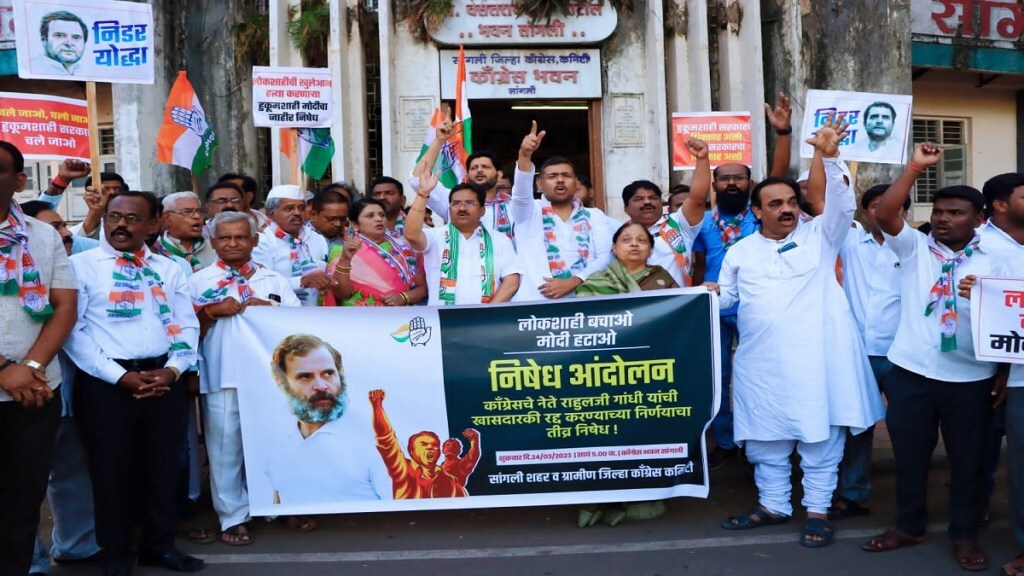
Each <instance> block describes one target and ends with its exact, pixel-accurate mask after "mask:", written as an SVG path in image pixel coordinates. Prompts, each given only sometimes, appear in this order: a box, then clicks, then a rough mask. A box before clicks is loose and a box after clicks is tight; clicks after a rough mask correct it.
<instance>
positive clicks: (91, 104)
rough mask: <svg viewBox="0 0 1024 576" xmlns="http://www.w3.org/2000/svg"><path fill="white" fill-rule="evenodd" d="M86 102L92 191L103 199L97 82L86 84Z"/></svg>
mask: <svg viewBox="0 0 1024 576" xmlns="http://www.w3.org/2000/svg"><path fill="white" fill-rule="evenodd" d="M85 100H86V104H87V108H88V111H89V160H90V163H91V165H92V166H91V169H92V189H93V190H95V191H96V192H97V193H98V194H99V195H100V197H101V198H103V185H102V183H101V181H100V172H103V167H102V166H100V129H99V124H98V122H97V121H96V120H97V117H98V114H97V112H96V83H95V82H86V83H85Z"/></svg>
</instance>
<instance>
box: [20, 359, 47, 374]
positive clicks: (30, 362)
mask: <svg viewBox="0 0 1024 576" xmlns="http://www.w3.org/2000/svg"><path fill="white" fill-rule="evenodd" d="M20 364H21V365H22V366H28V367H29V368H31V369H33V370H39V371H40V372H46V366H43V365H42V364H40V363H39V362H36V361H35V360H29V359H28V358H25V359H24V360H22V361H21V362H20Z"/></svg>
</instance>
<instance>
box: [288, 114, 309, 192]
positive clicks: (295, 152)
mask: <svg viewBox="0 0 1024 576" xmlns="http://www.w3.org/2000/svg"><path fill="white" fill-rule="evenodd" d="M288 130H290V131H291V134H289V135H288V136H289V137H290V138H291V141H292V143H293V144H294V145H295V146H294V148H292V156H291V158H290V160H291V162H292V180H293V183H294V184H295V185H296V186H300V187H301V186H302V183H303V180H305V175H304V174H302V172H301V171H300V170H299V129H298V128H288Z"/></svg>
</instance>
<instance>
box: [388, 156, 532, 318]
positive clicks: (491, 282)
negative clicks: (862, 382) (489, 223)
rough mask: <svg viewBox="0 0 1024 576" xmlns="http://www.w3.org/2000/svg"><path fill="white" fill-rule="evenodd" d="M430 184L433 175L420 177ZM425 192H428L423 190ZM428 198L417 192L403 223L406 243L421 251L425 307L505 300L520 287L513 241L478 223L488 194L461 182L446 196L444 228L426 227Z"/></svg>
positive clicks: (422, 174)
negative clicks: (446, 208) (424, 274)
mask: <svg viewBox="0 0 1024 576" xmlns="http://www.w3.org/2000/svg"><path fill="white" fill-rule="evenodd" d="M419 178H420V182H423V183H425V184H426V185H430V184H433V181H434V180H436V178H437V175H436V174H435V175H427V174H426V173H421V174H420V175H419ZM424 188H425V189H431V188H427V187H426V186H424ZM428 197H429V195H428V194H422V193H420V192H417V193H416V201H415V202H413V204H412V207H410V209H409V217H408V219H407V220H406V223H405V240H406V242H408V243H409V245H410V246H412V248H413V250H416V251H418V252H422V253H423V270H424V272H425V273H426V276H427V290H428V291H429V301H428V304H430V305H431V306H451V305H456V304H491V303H497V302H508V301H509V300H511V299H512V296H514V295H515V293H516V290H518V289H519V282H520V275H521V273H522V271H521V269H520V267H519V262H518V261H517V258H516V252H515V249H513V248H512V241H511V240H509V239H508V237H507V236H505V235H504V234H500V233H497V232H495V231H493V230H488V229H487V228H485V227H484V226H482V225H481V224H480V220H481V218H483V216H484V203H485V202H486V195H485V193H484V191H483V190H482V189H481V188H479V187H478V186H477V185H475V184H459V185H457V186H456V187H455V188H452V191H451V192H450V193H449V197H450V200H449V202H448V213H449V217H450V218H451V220H450V222H449V223H448V225H447V226H441V227H438V228H426V229H425V228H424V227H423V219H424V217H425V216H426V204H427V199H428Z"/></svg>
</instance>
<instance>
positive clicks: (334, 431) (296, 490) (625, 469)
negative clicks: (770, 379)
mask: <svg viewBox="0 0 1024 576" xmlns="http://www.w3.org/2000/svg"><path fill="white" fill-rule="evenodd" d="M717 315H718V309H717V299H716V298H715V297H714V296H713V295H712V294H710V293H709V292H707V291H704V290H698V289H680V290H664V291H659V292H656V293H647V294H644V295H630V296H624V297H612V298H602V299H597V298H594V299H574V300H570V301H566V302H552V303H530V304H529V305H516V304H508V305H492V306H468V307H462V306H459V307H449V308H445V307H440V308H437V307H425V308H373V309H367V308H321V309H318V310H307V309H281V308H266V309H257V308H249V309H248V310H247V311H246V312H245V314H241V315H238V316H235V317H233V318H230V319H224V320H223V321H218V323H217V325H216V326H215V328H214V330H213V331H211V332H210V334H209V335H208V336H207V339H208V340H209V339H210V338H215V339H218V338H219V339H221V341H223V342H230V343H231V345H230V348H231V349H235V350H245V354H244V360H242V358H243V356H238V355H229V356H231V357H230V358H225V357H222V360H223V362H222V365H221V366H220V367H219V368H217V369H216V370H217V373H216V374H213V373H211V376H210V377H211V378H216V377H217V376H218V375H223V377H222V378H221V383H222V385H224V386H227V387H229V388H237V390H238V398H239V407H240V410H241V418H242V438H243V446H244V451H245V454H244V455H245V466H246V475H247V478H248V487H249V498H250V505H251V509H252V513H253V515H261V516H265V515H281V514H314V513H337V512H357V511H360V512H366V511H385V510H415V509H445V508H477V507H494V506H528V505H543V504H571V503H591V502H623V501H635V500H651V499H658V498H667V497H673V496H696V497H706V496H707V494H708V474H707V467H706V457H705V450H704V432H705V430H706V429H707V426H708V424H709V422H710V421H711V419H712V417H713V416H714V414H715V412H716V410H717V407H718V402H719V398H718V394H719V378H720V373H719V348H718V346H719V345H718V331H717V326H718V322H717ZM341 327H343V328H341ZM651 334H657V335H658V337H657V338H651ZM205 346H210V347H211V348H216V342H214V341H210V344H204V347H205ZM308 373H315V374H317V379H318V382H319V384H318V385H316V386H306V385H305V384H304V382H305V381H304V380H303V378H304V376H303V374H308ZM314 390H315V391H316V392H317V393H316V394H315V395H314V394H313V392H314ZM413 463H415V466H414V465H413Z"/></svg>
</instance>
